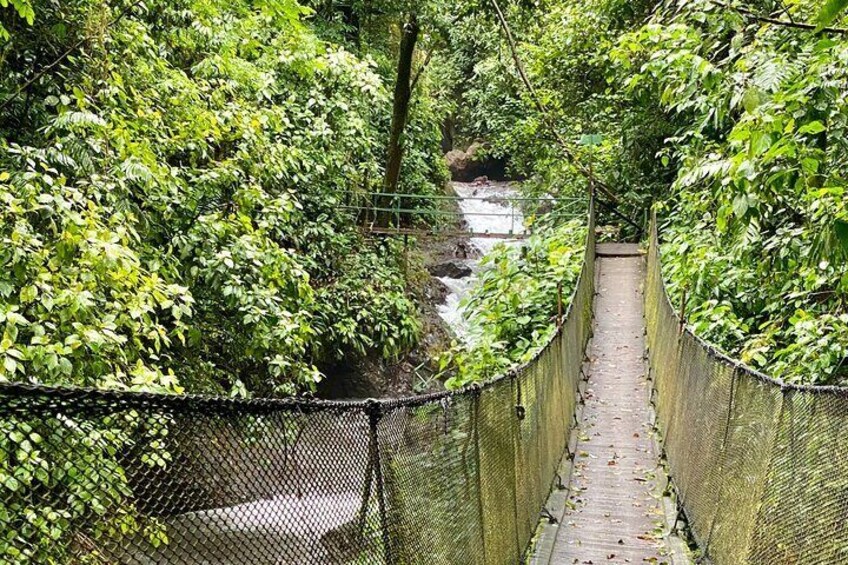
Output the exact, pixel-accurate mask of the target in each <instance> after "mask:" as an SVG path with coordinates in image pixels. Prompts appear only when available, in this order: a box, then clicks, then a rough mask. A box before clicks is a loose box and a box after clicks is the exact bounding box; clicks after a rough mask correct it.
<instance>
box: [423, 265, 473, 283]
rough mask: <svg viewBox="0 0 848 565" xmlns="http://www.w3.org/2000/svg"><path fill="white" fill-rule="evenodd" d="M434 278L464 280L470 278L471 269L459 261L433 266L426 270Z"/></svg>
mask: <svg viewBox="0 0 848 565" xmlns="http://www.w3.org/2000/svg"><path fill="white" fill-rule="evenodd" d="M427 270H428V271H430V274H431V275H433V276H434V277H447V278H449V279H464V278H465V277H470V276H471V267H469V266H468V265H466V264H465V263H461V262H459V261H447V262H445V263H439V264H438V265H433V266H431V267H429V268H428V269H427Z"/></svg>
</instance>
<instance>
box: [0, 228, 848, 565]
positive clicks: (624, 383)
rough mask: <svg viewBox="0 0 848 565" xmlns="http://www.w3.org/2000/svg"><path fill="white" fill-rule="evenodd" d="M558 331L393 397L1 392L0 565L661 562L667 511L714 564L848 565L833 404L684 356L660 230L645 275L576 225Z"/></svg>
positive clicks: (846, 466)
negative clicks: (532, 352) (516, 356)
mask: <svg viewBox="0 0 848 565" xmlns="http://www.w3.org/2000/svg"><path fill="white" fill-rule="evenodd" d="M561 322H562V323H561V327H560V329H559V331H558V332H557V333H556V335H554V336H553V337H552V338H551V340H550V342H549V343H548V344H547V345H546V346H545V347H544V348H542V349H541V350H540V351H539V353H538V354H537V355H536V356H535V358H533V359H532V360H530V361H529V362H527V363H526V364H524V365H522V366H520V367H517V368H516V369H515V370H513V371H510V372H509V373H507V374H504V375H502V376H500V377H497V378H495V379H492V380H491V381H489V382H486V383H483V384H480V385H474V386H470V387H467V388H464V389H462V390H458V391H452V392H443V393H437V394H430V395H425V396H418V397H411V398H403V399H390V400H368V401H356V402H339V401H320V400H309V399H300V398H291V399H250V400H240V399H229V398H217V397H203V396H191V395H189V396H167V395H153V394H144V393H132V392H114V391H95V390H86V389H70V388H49V387H41V386H31V385H25V384H2V385H0V428H2V436H3V438H2V439H0V533H2V535H0V562H3V563H68V564H77V563H98V564H99V563H102V564H107V563H108V564H114V563H121V564H154V563H156V564H159V563H186V564H198V565H200V564H221V565H223V564H245V565H247V564H251V565H263V564H269V565H270V564H287V563H292V564H294V563H298V564H300V563H307V564H308V563H316V564H324V563H351V564H353V563H363V564H364V563H375V564H407V563H410V564H413V563H427V564H433V563H438V564H466V563H468V564H476V563H479V564H511V563H521V562H533V563H568V564H572V563H582V564H585V563H595V564H598V563H662V562H668V563H671V562H672V561H675V559H676V558H677V557H676V555H677V554H676V553H675V552H673V551H670V549H672V548H670V547H669V543H670V539H671V538H670V536H669V534H670V533H671V532H670V530H669V528H668V526H667V525H666V522H665V520H664V518H663V516H664V513H663V510H664V502H666V496H665V495H668V494H669V493H672V494H674V495H676V501H675V502H676V504H677V508H678V509H679V512H680V518H683V517H685V518H686V522H687V523H688V528H689V529H690V531H691V534H692V536H693V538H694V539H695V541H696V542H697V544H698V546H699V547H700V551H701V552H702V553H703V554H704V555H705V556H706V557H708V558H709V559H711V560H712V561H713V562H714V563H717V564H738V563H751V564H764V565H765V564H784V563H785V564H808V563H809V564H819V563H821V564H825V563H827V564H832V563H848V520H847V518H848V433H846V432H848V392H847V391H846V390H844V389H838V388H827V387H818V388H816V387H800V386H791V385H787V384H785V383H781V382H779V381H775V380H773V379H770V378H769V377H768V376H766V375H762V374H760V373H757V372H755V371H752V370H750V369H748V368H747V367H745V366H742V365H740V364H739V363H738V362H736V361H734V360H732V359H729V358H727V357H725V356H724V355H722V354H721V353H719V352H718V351H716V350H715V349H714V348H712V347H711V346H710V345H708V344H706V343H704V342H702V341H701V340H699V339H698V338H697V337H696V336H694V335H693V334H692V333H691V332H690V331H689V330H688V329H687V328H686V327H685V324H683V323H681V321H680V320H679V318H678V317H677V315H676V314H675V311H674V309H673V308H672V305H671V304H670V302H669V300H668V297H667V295H666V292H665V288H664V286H663V281H662V274H661V261H660V256H659V252H658V245H657V236H656V232H655V231H654V233H653V234H652V238H651V240H650V245H649V249H648V253H647V261H646V260H645V256H644V255H643V254H642V253H641V252H640V251H639V249H638V248H637V247H635V246H605V245H596V244H595V230H594V214H593V213H590V215H589V230H588V236H587V241H586V252H585V261H584V264H583V270H582V274H581V276H580V279H579V283H578V285H577V288H576V290H575V292H574V295H573V296H572V298H571V301H570V305H569V306H568V309H567V311H566V312H565V313H564V316H563V318H562V320H561ZM654 409H655V412H656V419H655V417H654ZM656 439H661V440H662V441H661V443H658V442H657V441H655V440H656ZM659 446H661V447H659ZM663 462H665V464H663ZM12 469H14V470H15V471H14V474H10V473H11V472H12V471H11V470H12ZM666 470H667V473H666ZM666 474H668V475H670V482H668V481H667V477H666ZM675 522H677V524H676V525H677V526H679V525H680V523H681V520H675ZM47 556H49V560H48V558H47Z"/></svg>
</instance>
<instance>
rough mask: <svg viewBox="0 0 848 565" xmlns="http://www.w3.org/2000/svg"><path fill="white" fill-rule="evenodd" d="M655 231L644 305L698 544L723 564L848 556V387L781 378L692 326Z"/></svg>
mask: <svg viewBox="0 0 848 565" xmlns="http://www.w3.org/2000/svg"><path fill="white" fill-rule="evenodd" d="M652 231H653V233H652V238H651V245H650V251H649V255H648V263H649V265H648V280H647V289H646V293H645V296H646V308H645V311H646V317H647V326H648V346H649V357H650V366H651V370H652V374H653V380H654V386H655V390H656V405H657V414H658V420H659V423H660V427H661V430H662V433H663V435H664V447H665V451H666V455H667V458H668V462H669V467H670V471H671V476H672V481H673V483H674V485H675V487H676V488H677V491H678V494H679V497H680V502H681V503H682V508H683V510H684V512H685V514H686V515H687V517H688V521H689V525H690V528H691V531H692V533H693V535H694V537H695V538H696V541H697V542H698V544H699V546H700V548H701V549H702V550H703V551H704V553H705V554H706V555H707V556H708V557H709V558H711V559H712V561H713V562H715V563H716V564H718V565H724V564H728V565H737V564H743V563H748V564H757V565H776V564H782V565H783V564H805V565H806V564H838V563H848V389H845V388H835V387H804V386H791V385H787V384H784V383H781V382H779V381H777V380H774V379H772V378H770V377H768V376H766V375H763V374H761V373H758V372H756V371H754V370H752V369H750V368H748V367H746V366H744V365H742V364H741V363H739V362H738V361H735V360H733V359H730V358H728V357H727V356H725V355H723V354H722V353H720V352H719V351H717V350H716V349H715V348H714V347H712V346H711V345H709V344H707V343H705V342H704V341H702V340H701V339H699V338H698V337H697V336H695V335H694V334H692V333H691V332H690V331H689V330H688V329H686V328H685V327H683V325H682V324H681V322H680V319H679V317H678V316H677V314H676V313H675V310H674V308H673V307H672V305H671V303H670V301H669V299H668V296H667V294H666V289H665V286H664V282H663V278H662V270H661V264H660V263H661V262H660V257H659V250H658V242H657V231H656V225H654V228H653V230H652Z"/></svg>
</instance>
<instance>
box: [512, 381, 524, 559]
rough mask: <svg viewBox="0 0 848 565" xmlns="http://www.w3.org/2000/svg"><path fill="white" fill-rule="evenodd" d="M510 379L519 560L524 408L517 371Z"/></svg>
mask: <svg viewBox="0 0 848 565" xmlns="http://www.w3.org/2000/svg"><path fill="white" fill-rule="evenodd" d="M510 381H511V382H512V386H513V387H514V388H515V391H514V396H513V397H514V398H515V399H516V403H515V417H514V418H510V419H509V421H510V422H511V423H512V426H511V427H512V438H513V443H512V449H513V461H512V493H513V497H512V516H513V518H512V519H513V522H514V523H515V556H516V557H517V558H518V559H519V560H521V559H522V554H521V552H522V550H523V549H524V547H523V545H522V543H521V523H520V520H519V518H520V516H521V514H520V512H519V509H518V505H519V503H520V502H521V501H520V500H519V499H520V498H521V497H519V493H518V487H519V485H520V484H521V481H520V476H521V473H522V472H523V471H524V469H523V468H522V464H523V461H522V460H521V421H522V420H524V416H525V408H524V405H523V404H522V402H523V401H522V398H521V383H519V382H518V373H517V372H516V371H512V372H511V373H510Z"/></svg>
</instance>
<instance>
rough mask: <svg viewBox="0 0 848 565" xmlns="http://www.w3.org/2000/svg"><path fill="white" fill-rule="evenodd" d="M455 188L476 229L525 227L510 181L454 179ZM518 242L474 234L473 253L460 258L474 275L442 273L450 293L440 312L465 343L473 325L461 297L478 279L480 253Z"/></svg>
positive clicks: (521, 229) (470, 226)
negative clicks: (464, 309)
mask: <svg viewBox="0 0 848 565" xmlns="http://www.w3.org/2000/svg"><path fill="white" fill-rule="evenodd" d="M452 187H453V190H454V192H456V194H457V196H459V197H460V198H461V200H459V207H460V210H461V211H462V214H463V219H464V220H465V223H466V225H467V227H468V229H469V231H471V232H474V233H490V234H516V235H520V234H523V233H525V231H524V216H523V215H522V213H521V206H520V203H519V202H516V201H515V200H514V199H515V198H517V197H518V192H517V191H516V189H515V187H513V186H512V185H511V184H510V183H508V182H486V183H465V182H454V183H452ZM501 242H503V243H505V244H506V245H516V244H518V242H519V240H517V239H506V240H504V239H495V238H487V237H472V238H471V239H470V242H469V243H470V244H471V246H472V247H473V249H474V253H472V254H471V255H472V256H471V257H469V258H467V259H461V260H460V261H461V262H463V263H465V264H466V265H468V266H469V267H471V270H472V275H471V276H470V277H465V278H461V279H454V278H450V277H439V280H440V281H442V282H443V283H444V284H445V286H446V287H447V288H448V290H449V291H450V293H449V294H448V296H447V298H446V299H445V303H444V304H442V305H441V306H439V315H440V316H441V317H442V319H443V320H444V321H445V322H446V323H447V324H448V326H450V328H451V329H452V330H453V331H454V333H455V334H456V335H457V337H458V338H459V339H461V340H463V341H464V342H466V343H473V342H474V339H475V337H474V336H475V332H474V328H471V327H469V325H468V323H467V321H466V320H465V318H464V316H463V307H462V300H463V299H464V298H465V297H466V296H468V293H469V292H470V291H471V289H472V288H473V287H474V285H475V284H476V283H477V282H478V277H477V273H478V272H479V269H480V257H482V256H483V255H485V254H486V253H488V252H489V251H491V250H492V249H493V248H494V247H495V245H497V244H498V243H501Z"/></svg>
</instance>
